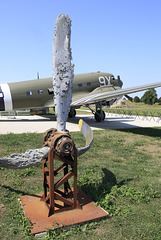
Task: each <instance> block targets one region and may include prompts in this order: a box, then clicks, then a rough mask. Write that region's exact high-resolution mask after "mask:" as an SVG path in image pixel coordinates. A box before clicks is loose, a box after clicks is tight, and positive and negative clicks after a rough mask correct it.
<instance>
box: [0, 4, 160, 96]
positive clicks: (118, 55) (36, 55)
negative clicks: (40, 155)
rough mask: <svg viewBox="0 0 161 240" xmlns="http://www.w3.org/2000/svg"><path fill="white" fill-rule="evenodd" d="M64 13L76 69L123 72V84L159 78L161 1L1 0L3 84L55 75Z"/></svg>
mask: <svg viewBox="0 0 161 240" xmlns="http://www.w3.org/2000/svg"><path fill="white" fill-rule="evenodd" d="M62 13H64V14H67V15H68V16H69V18H70V19H71V21H72V27H71V48H72V57H73V60H72V61H73V63H74V65H75V68H74V72H75V74H79V73H89V72H96V71H101V72H108V73H112V74H114V75H115V76H117V75H118V74H119V75H120V77H121V80H122V81H123V83H124V85H123V87H124V88H126V87H133V86H137V85H143V84H148V83H155V82H159V81H161V1H160V0H130V1H129V0H115V1H112V0H99V1H98V0H95V1H93V0H86V1H85V0H81V1H75V0H58V1H56V0H1V1H0V36H1V37H0V84H1V83H6V82H7V83H8V82H17V81H24V80H31V79H35V78H37V72H39V75H40V78H45V77H51V76H52V42H53V34H54V26H55V20H56V17H57V16H58V15H59V14H62ZM157 93H158V97H161V88H159V89H158V90H157ZM135 95H138V96H139V97H141V96H142V95H143V93H140V94H139V93H138V94H134V95H132V96H135Z"/></svg>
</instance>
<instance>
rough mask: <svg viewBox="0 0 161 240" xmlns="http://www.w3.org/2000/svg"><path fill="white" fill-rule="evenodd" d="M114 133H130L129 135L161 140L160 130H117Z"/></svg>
mask: <svg viewBox="0 0 161 240" xmlns="http://www.w3.org/2000/svg"><path fill="white" fill-rule="evenodd" d="M116 131H120V132H130V133H134V134H139V135H144V136H149V137H159V138H161V129H160V128H128V129H117V130H116Z"/></svg>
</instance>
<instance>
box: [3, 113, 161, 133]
mask: <svg viewBox="0 0 161 240" xmlns="http://www.w3.org/2000/svg"><path fill="white" fill-rule="evenodd" d="M81 118H82V119H83V120H84V121H85V122H86V123H87V124H89V125H90V126H91V128H92V129H93V130H103V129H121V128H134V127H161V119H160V118H154V117H153V118H152V117H136V116H130V117H127V116H126V117H125V116H124V117H122V115H118V114H107V113H106V119H105V120H104V122H96V121H95V119H94V116H93V115H90V114H88V115H87V114H86V115H77V116H76V117H75V118H73V119H68V122H67V129H68V130H69V131H70V132H75V131H79V126H78V122H79V120H80V119H81ZM56 125H57V124H56V119H55V116H53V115H50V116H37V115H35V116H16V117H15V118H13V117H12V118H11V117H10V118H9V117H6V116H1V117H0V134H8V133H27V132H28V133H33V132H36V133H44V132H45V131H46V130H47V129H49V128H56Z"/></svg>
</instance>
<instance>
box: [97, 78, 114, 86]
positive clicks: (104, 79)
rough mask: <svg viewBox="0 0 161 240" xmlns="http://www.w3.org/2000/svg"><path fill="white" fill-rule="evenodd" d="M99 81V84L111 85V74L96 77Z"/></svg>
mask: <svg viewBox="0 0 161 240" xmlns="http://www.w3.org/2000/svg"><path fill="white" fill-rule="evenodd" d="M98 80H99V82H100V86H104V85H111V82H110V80H111V76H109V77H107V76H100V77H99V78H98Z"/></svg>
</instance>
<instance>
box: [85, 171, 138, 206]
mask: <svg viewBox="0 0 161 240" xmlns="http://www.w3.org/2000/svg"><path fill="white" fill-rule="evenodd" d="M102 171H103V173H104V176H103V179H102V182H101V183H99V184H97V183H93V182H92V183H90V176H89V181H88V182H87V183H86V184H83V185H82V186H81V189H82V190H83V191H84V192H85V193H86V194H87V195H88V197H90V198H91V199H92V201H95V202H99V201H100V200H101V199H102V198H104V197H105V196H106V194H108V193H110V192H111V189H112V187H113V186H115V185H117V186H118V187H120V186H122V185H125V184H126V183H127V182H130V181H132V180H133V179H132V178H129V179H124V180H122V181H121V182H119V183H117V180H116V177H115V175H114V174H113V173H112V172H111V171H109V170H108V169H106V168H102Z"/></svg>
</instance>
